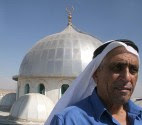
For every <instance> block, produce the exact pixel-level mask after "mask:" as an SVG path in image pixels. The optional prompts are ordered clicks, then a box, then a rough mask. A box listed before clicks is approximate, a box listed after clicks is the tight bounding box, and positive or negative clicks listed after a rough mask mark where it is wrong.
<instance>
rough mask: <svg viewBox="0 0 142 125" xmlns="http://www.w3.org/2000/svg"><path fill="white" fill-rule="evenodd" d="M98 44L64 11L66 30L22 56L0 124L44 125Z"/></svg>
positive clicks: (42, 41)
mask: <svg viewBox="0 0 142 125" xmlns="http://www.w3.org/2000/svg"><path fill="white" fill-rule="evenodd" d="M101 44H102V42H101V41H100V40H99V39H97V38H95V37H93V36H91V35H88V34H86V33H83V32H81V31H80V30H78V29H77V28H76V27H75V26H74V25H73V24H72V15H71V11H68V25H67V27H66V28H65V29H64V30H63V31H61V32H59V33H55V34H52V35H49V36H46V37H44V38H43V39H41V40H39V41H38V42H37V43H36V44H35V45H34V46H33V47H32V48H31V49H30V51H28V52H27V53H26V55H25V57H24V58H23V60H22V63H21V66H20V69H19V74H18V75H16V76H14V77H13V79H14V80H16V81H17V92H16V96H15V95H14V94H9V95H8V97H6V98H11V97H13V98H11V101H10V102H9V101H8V99H7V101H3V103H0V107H4V108H5V109H10V112H9V114H7V115H6V116H5V117H3V118H1V117H0V124H23V125H25V124H26V125H28V124H29V125H32V124H33V125H42V124H44V122H45V121H46V119H47V118H48V116H49V114H50V112H51V110H52V109H53V107H54V106H55V104H56V103H57V101H58V100H59V99H60V98H61V96H62V95H63V94H64V92H65V91H66V90H67V88H68V87H69V86H70V85H71V83H72V81H73V80H74V79H75V78H76V77H77V76H78V75H79V74H80V73H81V72H82V71H83V70H84V68H85V67H86V66H87V64H88V63H89V62H90V61H91V59H92V56H93V52H94V50H95V49H96V48H97V47H98V46H100V45H101ZM5 100H6V99H5ZM8 102H9V103H8ZM7 103H8V104H7Z"/></svg>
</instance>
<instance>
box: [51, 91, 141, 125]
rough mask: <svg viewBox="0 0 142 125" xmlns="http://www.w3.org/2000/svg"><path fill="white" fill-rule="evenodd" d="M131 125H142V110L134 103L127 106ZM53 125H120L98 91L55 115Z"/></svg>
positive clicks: (129, 102)
mask: <svg viewBox="0 0 142 125" xmlns="http://www.w3.org/2000/svg"><path fill="white" fill-rule="evenodd" d="M126 110H127V113H128V118H129V121H130V123H131V125H142V108H140V107H138V106H137V105H135V104H134V103H133V102H132V101H130V100H129V101H128V103H127V104H126ZM51 125H120V123H119V122H118V121H117V120H115V119H114V118H113V117H112V116H111V114H110V113H109V112H108V111H107V109H106V108H105V106H104V105H103V103H102V102H101V100H100V99H99V97H98V96H97V94H96V91H94V92H93V93H92V95H91V96H89V97H87V98H86V99H84V100H82V101H80V102H79V103H77V104H75V105H73V106H70V107H67V108H66V109H65V110H64V111H63V112H61V113H59V114H57V115H55V116H54V117H53V119H52V121H51Z"/></svg>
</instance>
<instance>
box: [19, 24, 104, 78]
mask: <svg viewBox="0 0 142 125" xmlns="http://www.w3.org/2000/svg"><path fill="white" fill-rule="evenodd" d="M101 44H102V43H101V41H99V40H98V39H96V38H95V37H92V36H90V35H87V34H85V33H81V32H80V31H77V30H75V29H74V28H73V27H72V26H71V25H68V26H67V27H66V28H65V29H64V31H62V32H60V33H56V34H53V35H50V36H47V37H45V38H43V39H41V40H40V41H38V42H37V44H36V45H35V46H33V48H32V49H31V50H30V51H29V52H28V53H27V54H26V56H25V57H24V59H23V61H22V64H21V66H20V71H19V75H20V76H46V77H47V76H75V77H76V76H77V75H78V74H79V73H80V72H82V71H83V69H84V68H85V67H86V65H87V64H88V63H89V62H90V61H91V59H92V56H93V52H94V50H95V49H96V48H97V47H98V46H100V45H101Z"/></svg>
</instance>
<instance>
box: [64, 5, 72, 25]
mask: <svg viewBox="0 0 142 125" xmlns="http://www.w3.org/2000/svg"><path fill="white" fill-rule="evenodd" d="M66 11H67V13H68V25H72V12H73V11H74V7H73V6H72V7H71V8H66Z"/></svg>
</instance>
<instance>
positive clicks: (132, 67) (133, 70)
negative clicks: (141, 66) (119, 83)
mask: <svg viewBox="0 0 142 125" xmlns="http://www.w3.org/2000/svg"><path fill="white" fill-rule="evenodd" d="M129 70H130V73H131V74H135V73H138V68H137V67H135V66H130V69H129Z"/></svg>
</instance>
